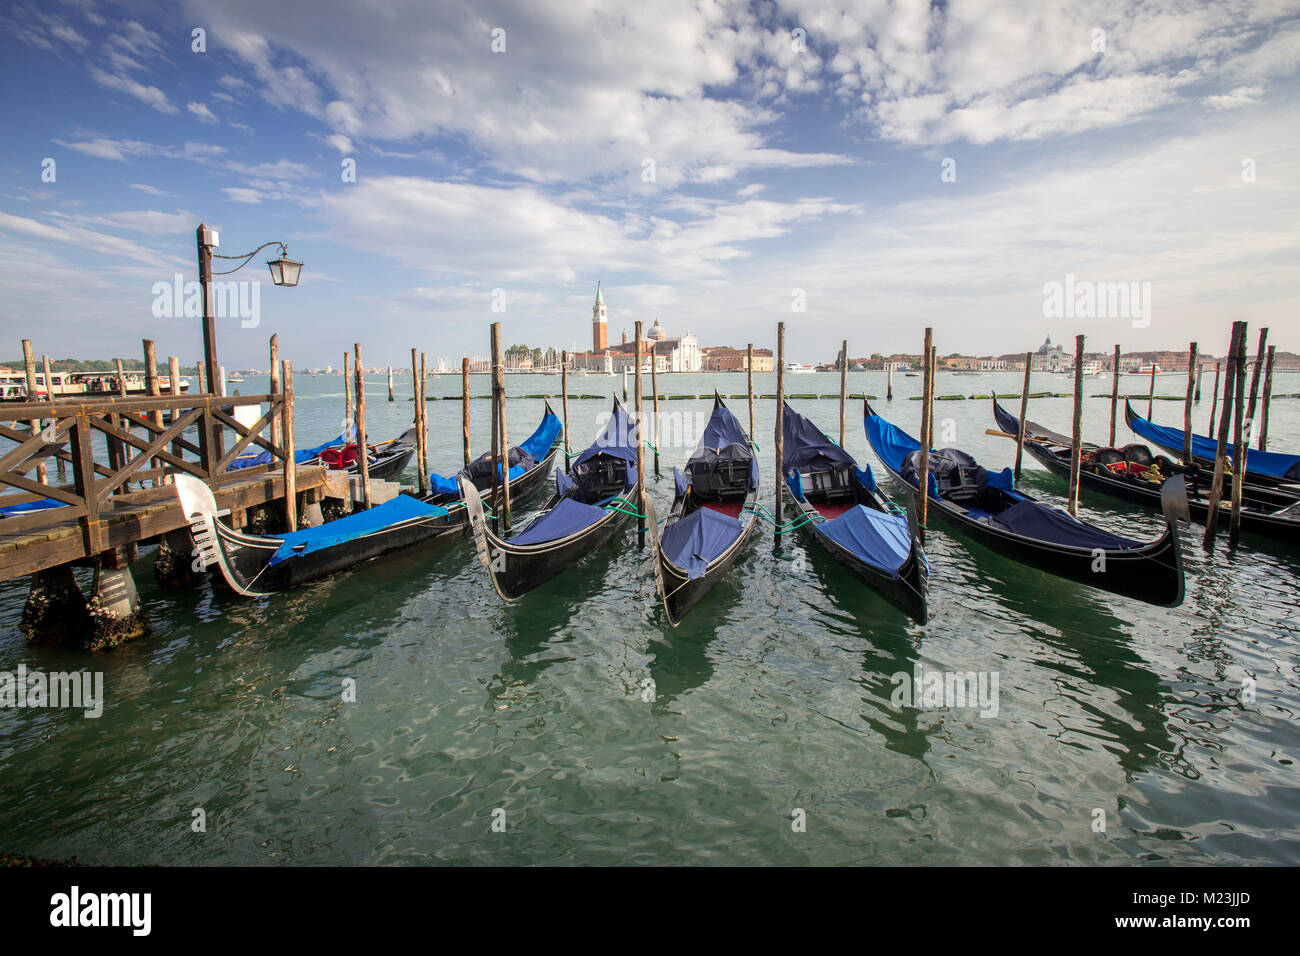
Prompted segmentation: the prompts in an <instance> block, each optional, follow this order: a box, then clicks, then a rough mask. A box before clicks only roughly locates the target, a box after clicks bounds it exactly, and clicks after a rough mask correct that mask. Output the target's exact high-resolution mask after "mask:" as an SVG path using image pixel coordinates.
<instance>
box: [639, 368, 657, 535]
mask: <svg viewBox="0 0 1300 956" xmlns="http://www.w3.org/2000/svg"><path fill="white" fill-rule="evenodd" d="M658 355H659V353H658V352H657V351H656V348H655V345H654V344H653V343H652V344H651V346H650V391H651V392H653V393H654V394H653V395H652V396H651V397H652V399H653V401H652V402H651V405H652V406H653V408H654V413H653V414H654V417H655V428H654V436H655V441H654V446H655V477H656V478H658V477H659V379H658V378H657V377H656V372H657V369H658V366H659V361H658ZM642 510H644V509H642Z"/></svg>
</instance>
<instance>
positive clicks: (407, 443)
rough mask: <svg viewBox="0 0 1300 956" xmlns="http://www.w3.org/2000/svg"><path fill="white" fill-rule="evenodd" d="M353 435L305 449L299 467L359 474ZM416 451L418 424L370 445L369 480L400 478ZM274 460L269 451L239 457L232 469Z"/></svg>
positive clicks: (297, 457)
mask: <svg viewBox="0 0 1300 956" xmlns="http://www.w3.org/2000/svg"><path fill="white" fill-rule="evenodd" d="M352 434H353V432H352V431H351V430H349V432H348V433H347V435H346V436H345V435H339V436H338V437H337V438H331V439H330V440H329V441H327V442H325V443H323V444H320V445H317V446H316V447H314V448H304V449H303V450H301V451H299V452H296V453H295V454H294V461H296V462H297V463H298V464H299V465H304V466H311V465H324V466H325V467H327V468H332V469H335V470H340V471H346V472H347V473H348V474H349V475H359V474H361V466H360V464H359V463H358V461H357V446H356V443H355V442H352V443H348V440H347V439H348V437H350V436H351V435H352ZM415 449H416V426H415V425H412V426H411V427H410V428H408V429H407V430H406V431H404V432H402V434H400V435H398V436H397V437H396V438H390V439H389V440H388V441H385V442H380V443H379V444H377V445H371V446H370V457H369V459H368V461H367V464H368V466H369V474H370V477H371V478H372V479H374V480H375V481H390V480H392V479H394V478H398V477H400V476H401V474H402V472H403V471H405V470H406V466H407V465H409V464H410V463H411V459H412V458H413V457H414V456H415ZM272 461H273V459H272V457H271V453H270V452H269V451H263V452H258V453H257V454H248V455H240V456H239V457H238V458H236V459H235V460H234V461H232V462H231V463H230V465H229V470H230V471H238V470H239V469H241V468H253V467H255V466H257V465H269V464H271V463H272Z"/></svg>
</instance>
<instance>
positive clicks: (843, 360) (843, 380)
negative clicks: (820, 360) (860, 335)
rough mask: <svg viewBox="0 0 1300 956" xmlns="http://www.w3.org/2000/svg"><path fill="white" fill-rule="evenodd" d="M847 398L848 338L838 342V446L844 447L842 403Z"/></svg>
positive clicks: (845, 423)
mask: <svg viewBox="0 0 1300 956" xmlns="http://www.w3.org/2000/svg"><path fill="white" fill-rule="evenodd" d="M848 398H849V340H848V339H844V340H843V341H842V342H841V343H840V447H841V448H843V447H844V434H845V428H846V426H847V423H848V420H847V418H846V417H845V415H846V412H845V408H844V403H845V402H846V401H848Z"/></svg>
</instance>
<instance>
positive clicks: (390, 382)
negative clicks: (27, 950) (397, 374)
mask: <svg viewBox="0 0 1300 956" xmlns="http://www.w3.org/2000/svg"><path fill="white" fill-rule="evenodd" d="M388 400H389V401H390V402H391V401H394V397H393V367H392V366H391V365H390V366H388Z"/></svg>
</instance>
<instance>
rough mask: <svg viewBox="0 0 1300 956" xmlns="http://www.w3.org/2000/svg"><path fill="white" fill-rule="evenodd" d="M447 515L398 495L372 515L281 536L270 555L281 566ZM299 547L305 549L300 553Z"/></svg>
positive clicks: (425, 503) (369, 512) (425, 504)
mask: <svg viewBox="0 0 1300 956" xmlns="http://www.w3.org/2000/svg"><path fill="white" fill-rule="evenodd" d="M445 514H447V509H446V508H439V507H438V506H437V505H431V504H428V503H427V502H424V501H421V500H420V499H419V498H412V497H411V496H410V495H398V496H397V497H396V498H394V499H392V500H391V501H386V502H384V503H383V504H382V505H379V506H377V507H374V508H371V509H370V510H369V511H359V512H357V513H356V514H351V515H348V516H347V517H346V518H339V519H338V520H337V521H330V522H328V523H326V524H323V525H321V526H320V527H319V528H304V529H303V530H302V531H294V532H291V533H290V534H284V535H279V536H278V537H279V539H280V547H278V548H276V550H275V553H274V554H272V555H271V562H270V563H271V564H279V563H280V562H281V561H287V560H290V559H291V558H295V557H298V556H299V555H303V554H310V553H312V552H313V551H322V550H324V549H325V548H332V547H334V546H335V545H337V544H342V543H344V542H345V541H351V540H353V539H354V538H360V537H362V536H363V535H367V534H372V533H374V532H376V531H382V530H383V529H384V528H387V527H389V526H390V525H395V524H397V523H399V522H402V521H409V520H410V519H412V518H439V517H442V516H443V515H445ZM298 545H305V547H303V548H302V549H300V550H297V548H298Z"/></svg>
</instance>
